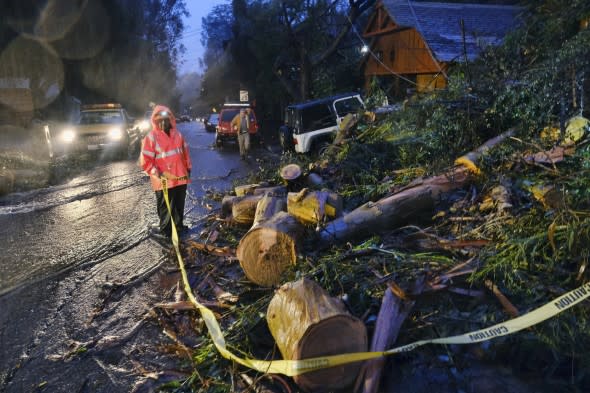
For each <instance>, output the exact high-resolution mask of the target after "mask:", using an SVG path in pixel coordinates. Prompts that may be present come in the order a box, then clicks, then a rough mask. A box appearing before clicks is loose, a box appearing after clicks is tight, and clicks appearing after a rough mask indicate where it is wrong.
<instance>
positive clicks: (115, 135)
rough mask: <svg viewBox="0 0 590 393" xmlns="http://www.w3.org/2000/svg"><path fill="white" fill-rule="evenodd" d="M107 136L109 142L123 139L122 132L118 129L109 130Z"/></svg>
mask: <svg viewBox="0 0 590 393" xmlns="http://www.w3.org/2000/svg"><path fill="white" fill-rule="evenodd" d="M108 135H109V139H110V140H111V141H120V140H121V139H123V130H121V129H120V128H111V129H110V130H109V134H108Z"/></svg>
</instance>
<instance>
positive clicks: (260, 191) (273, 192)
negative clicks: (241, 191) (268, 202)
mask: <svg viewBox="0 0 590 393" xmlns="http://www.w3.org/2000/svg"><path fill="white" fill-rule="evenodd" d="M252 194H253V195H265V194H266V195H270V196H286V195H287V187H285V186H272V187H258V188H255V189H254V191H252Z"/></svg>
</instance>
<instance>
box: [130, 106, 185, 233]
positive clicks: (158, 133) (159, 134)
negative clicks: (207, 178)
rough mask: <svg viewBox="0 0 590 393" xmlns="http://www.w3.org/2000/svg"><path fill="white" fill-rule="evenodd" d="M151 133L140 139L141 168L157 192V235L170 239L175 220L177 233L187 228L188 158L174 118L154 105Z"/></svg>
mask: <svg viewBox="0 0 590 393" xmlns="http://www.w3.org/2000/svg"><path fill="white" fill-rule="evenodd" d="M151 122H152V130H151V131H150V133H149V134H147V135H146V137H145V138H144V140H143V143H142V149H141V157H140V166H141V169H143V171H144V172H145V173H147V174H148V175H149V176H150V181H151V185H152V189H153V190H154V191H155V193H156V208H157V211H158V216H159V218H160V224H159V231H156V232H159V234H161V235H164V236H166V237H168V238H169V237H171V236H172V222H171V220H170V218H172V219H173V220H174V223H175V225H176V228H177V230H178V231H179V232H184V231H185V230H186V229H188V228H187V227H186V226H185V225H184V223H183V217H184V204H185V200H186V189H187V184H188V183H190V176H191V167H192V166H191V158H190V154H189V149H188V145H187V143H186V141H185V140H184V137H183V136H182V134H181V133H180V132H179V131H178V130H177V129H176V119H175V117H174V115H173V114H172V112H171V111H170V109H168V108H167V107H165V106H163V105H156V106H155V107H154V110H153V112H152V117H151ZM164 178H165V179H166V188H167V190H168V199H169V201H170V209H171V210H172V216H171V215H170V214H169V212H168V207H167V206H166V201H165V199H164V192H163V187H162V182H163V179H164Z"/></svg>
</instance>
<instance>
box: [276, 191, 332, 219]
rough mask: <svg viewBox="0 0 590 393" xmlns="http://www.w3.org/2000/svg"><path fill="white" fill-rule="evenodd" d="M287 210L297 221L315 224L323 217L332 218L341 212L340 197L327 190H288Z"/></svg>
mask: <svg viewBox="0 0 590 393" xmlns="http://www.w3.org/2000/svg"><path fill="white" fill-rule="evenodd" d="M287 211H288V212H289V214H290V215H292V216H293V217H295V218H296V219H297V221H299V222H301V223H303V224H306V225H315V224H317V223H318V222H322V221H323V220H324V218H329V219H333V218H336V217H338V216H339V215H340V214H342V197H340V195H338V194H336V193H335V192H332V191H328V190H322V191H308V190H307V189H304V190H302V191H300V192H290V193H289V194H288V195H287Z"/></svg>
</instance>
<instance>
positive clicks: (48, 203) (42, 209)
mask: <svg viewBox="0 0 590 393" xmlns="http://www.w3.org/2000/svg"><path fill="white" fill-rule="evenodd" d="M178 128H179V130H180V131H181V132H182V133H183V134H184V135H185V137H186V139H187V141H188V143H189V146H190V149H191V157H192V160H193V171H192V184H191V185H190V186H189V188H188V195H187V205H186V209H185V217H186V221H185V222H186V223H187V224H189V225H190V224H191V222H192V223H194V228H193V229H194V230H197V226H198V225H197V224H198V223H199V220H200V218H202V217H203V216H204V215H206V214H207V213H209V212H210V210H209V208H210V206H209V207H207V206H206V203H205V201H204V200H203V197H204V195H205V193H206V192H207V191H208V190H214V191H226V190H228V189H230V188H231V186H232V180H234V179H235V178H236V177H242V176H245V175H247V174H248V172H249V171H251V170H253V169H255V168H254V166H255V165H256V161H255V157H256V156H257V155H264V154H271V153H269V152H268V151H266V150H264V149H262V148H260V147H259V148H256V149H253V151H252V158H251V159H249V160H248V161H246V162H243V161H240V159H239V153H238V149H237V146H235V145H228V146H225V147H224V148H223V149H217V148H215V147H214V146H213V142H214V134H213V133H207V132H206V131H205V129H204V127H203V125H202V123H198V122H191V123H181V124H179V127H178ZM156 222H157V215H156V211H155V196H154V193H153V191H152V190H151V188H150V185H149V180H148V178H147V177H146V176H145V175H144V174H143V173H142V172H141V171H140V170H139V167H138V166H137V163H136V162H135V161H132V160H129V161H111V162H106V163H104V164H101V165H98V166H96V167H95V168H94V169H92V170H90V171H86V172H84V173H80V174H79V175H77V176H76V177H75V178H73V179H71V180H69V181H68V182H67V183H64V184H60V185H58V186H52V187H49V188H45V189H41V190H34V191H29V192H24V193H17V194H11V195H7V196H5V197H3V198H1V199H0V243H1V249H2V259H1V262H0V310H2V312H1V313H0V391H11V392H12V391H14V392H17V391H19V392H20V391H31V390H39V391H64V392H66V391H129V390H130V386H129V384H130V383H131V381H134V380H136V379H134V377H137V373H135V372H134V371H133V367H132V363H128V364H126V363H125V362H126V359H127V357H129V355H130V354H129V353H128V352H129V351H131V352H133V350H128V351H127V352H125V351H122V350H117V351H114V352H113V353H111V354H110V356H112V358H108V359H104V358H101V356H104V353H102V352H101V356H86V357H84V358H83V359H77V358H76V359H75V360H73V361H70V357H68V356H64V354H67V353H68V351H69V350H71V349H72V348H76V343H81V342H82V343H84V342H96V340H101V339H107V338H108V337H112V336H117V335H124V334H129V333H130V332H133V331H134V329H135V328H136V327H137V325H138V324H141V323H142V317H143V316H144V314H145V312H146V309H147V306H146V299H152V300H153V299H157V298H158V294H157V293H152V292H151V291H152V290H150V289H149V288H150V285H144V281H145V277H151V278H149V279H148V281H149V280H152V281H153V280H158V278H157V277H152V273H153V272H154V271H156V270H158V269H159V268H160V267H161V266H162V264H163V263H164V261H165V260H166V259H168V257H169V254H168V252H167V251H164V250H163V248H162V246H161V245H160V244H158V243H157V242H155V241H154V240H153V239H151V238H150V237H149V236H148V227H149V226H150V225H151V224H153V223H156ZM156 286H157V285H156ZM151 287H153V285H152V286H151ZM113 288H125V289H122V290H121V291H119V292H121V293H120V294H118V292H117V291H113V290H112V289H113ZM109 289H110V291H109V294H110V295H111V296H112V294H113V293H114V294H116V295H117V296H120V299H119V298H118V300H119V301H117V302H113V303H109V304H110V305H111V307H112V310H107V312H104V313H102V314H101V317H100V318H93V317H92V315H93V312H94V310H96V308H97V305H99V304H100V302H101V301H103V300H104V299H103V298H104V293H105V290H109ZM143 351H144V352H142V355H147V354H148V353H149V351H150V349H149V348H144V350H143ZM77 362H78V363H77ZM125 364H126V365H125ZM126 367H127V368H126ZM68 370H69V371H68ZM72 372H74V374H75V376H74V375H73V374H72ZM63 373H66V374H67V376H65V375H64V374H63Z"/></svg>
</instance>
